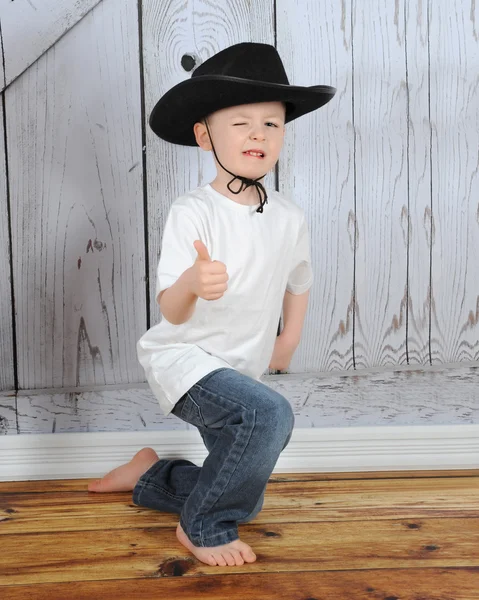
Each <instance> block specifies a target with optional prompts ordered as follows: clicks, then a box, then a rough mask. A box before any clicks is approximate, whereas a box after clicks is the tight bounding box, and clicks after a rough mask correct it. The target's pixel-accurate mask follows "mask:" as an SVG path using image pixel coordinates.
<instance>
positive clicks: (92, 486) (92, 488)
mask: <svg viewBox="0 0 479 600" xmlns="http://www.w3.org/2000/svg"><path fill="white" fill-rule="evenodd" d="M100 489H101V479H95V481H90V483H89V484H88V491H89V492H99V491H100Z"/></svg>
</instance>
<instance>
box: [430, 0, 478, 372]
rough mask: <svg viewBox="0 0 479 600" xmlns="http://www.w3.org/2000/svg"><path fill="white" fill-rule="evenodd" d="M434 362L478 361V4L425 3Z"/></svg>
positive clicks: (446, 0)
mask: <svg viewBox="0 0 479 600" xmlns="http://www.w3.org/2000/svg"><path fill="white" fill-rule="evenodd" d="M429 19H430V55H431V74H430V77H431V122H432V146H431V155H432V156H431V160H432V197H433V203H432V212H433V217H434V235H433V246H432V291H433V304H432V310H433V314H432V322H431V354H432V361H433V363H438V362H439V363H440V362H447V361H454V362H457V361H466V360H479V266H478V257H479V97H478V92H479V75H478V73H479V36H478V31H477V30H478V23H479V4H478V5H477V6H476V3H472V4H471V3H470V2H466V0H460V1H458V2H449V1H448V0H437V1H436V2H431V6H430V15H429Z"/></svg>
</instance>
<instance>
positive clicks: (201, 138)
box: [193, 121, 212, 151]
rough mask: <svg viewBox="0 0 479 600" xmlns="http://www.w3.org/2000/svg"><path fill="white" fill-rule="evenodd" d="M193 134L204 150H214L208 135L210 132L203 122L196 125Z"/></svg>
mask: <svg viewBox="0 0 479 600" xmlns="http://www.w3.org/2000/svg"><path fill="white" fill-rule="evenodd" d="M193 132H194V134H195V138H196V143H197V144H198V146H199V147H200V148H201V149H202V150H206V151H208V150H212V147H211V142H210V136H209V135H208V130H207V129H206V125H205V124H204V122H203V121H202V122H201V123H200V122H199V123H195V124H194V126H193Z"/></svg>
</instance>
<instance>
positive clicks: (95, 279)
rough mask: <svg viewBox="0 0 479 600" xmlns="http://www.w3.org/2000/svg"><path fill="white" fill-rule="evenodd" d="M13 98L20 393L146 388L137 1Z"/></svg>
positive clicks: (25, 80)
mask: <svg viewBox="0 0 479 600" xmlns="http://www.w3.org/2000/svg"><path fill="white" fill-rule="evenodd" d="M5 93H6V106H7V111H8V119H7V126H8V153H9V163H10V186H11V204H12V231H13V265H14V287H15V298H16V310H17V321H16V325H17V344H18V374H19V387H20V389H25V388H30V389H34V388H51V387H52V388H63V387H65V386H74V385H100V386H101V385H105V384H109V383H117V384H119V383H131V382H138V381H143V380H144V373H143V371H142V369H141V366H140V365H139V363H138V359H137V355H136V342H137V340H138V338H139V337H140V336H141V334H142V333H143V331H144V330H145V328H146V310H145V296H146V290H145V288H146V286H145V242H144V226H143V189H142V151H141V107H140V97H141V96H140V73H139V43H138V12H137V7H136V4H135V3H132V2H131V1H130V0H121V1H118V0H104V1H103V2H102V3H101V4H99V5H98V6H97V7H96V8H95V9H94V10H93V11H91V12H90V13H89V14H88V15H87V16H86V17H85V18H84V19H83V20H82V21H81V22H80V23H78V24H77V26H76V27H75V28H74V29H72V30H71V31H69V32H68V34H67V35H65V36H64V37H63V38H62V39H61V40H60V41H59V42H57V44H56V45H55V46H54V47H53V48H51V49H50V50H49V51H48V52H47V53H46V54H44V55H43V56H42V58H41V59H40V60H38V61H37V62H36V63H35V64H34V65H33V66H32V67H30V69H28V71H27V72H25V73H24V74H23V75H22V77H20V78H18V79H17V80H16V81H15V82H14V83H13V84H12V85H11V86H9V88H8V89H7V90H6V92H5Z"/></svg>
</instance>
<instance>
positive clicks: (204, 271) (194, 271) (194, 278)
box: [189, 240, 229, 300]
mask: <svg viewBox="0 0 479 600" xmlns="http://www.w3.org/2000/svg"><path fill="white" fill-rule="evenodd" d="M193 245H194V247H195V250H196V252H197V257H196V260H195V262H194V264H193V266H192V267H190V269H189V270H190V278H189V283H190V289H191V291H192V293H193V294H195V295H196V296H198V298H203V299H204V300H218V299H219V298H221V297H222V296H223V294H224V293H225V291H226V290H227V288H228V285H227V281H228V279H229V277H228V273H227V272H226V265H225V264H224V263H222V262H220V261H219V260H211V257H210V255H209V253H208V249H207V248H206V246H205V245H204V244H203V242H202V241H201V240H196V241H195V242H194V244H193Z"/></svg>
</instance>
